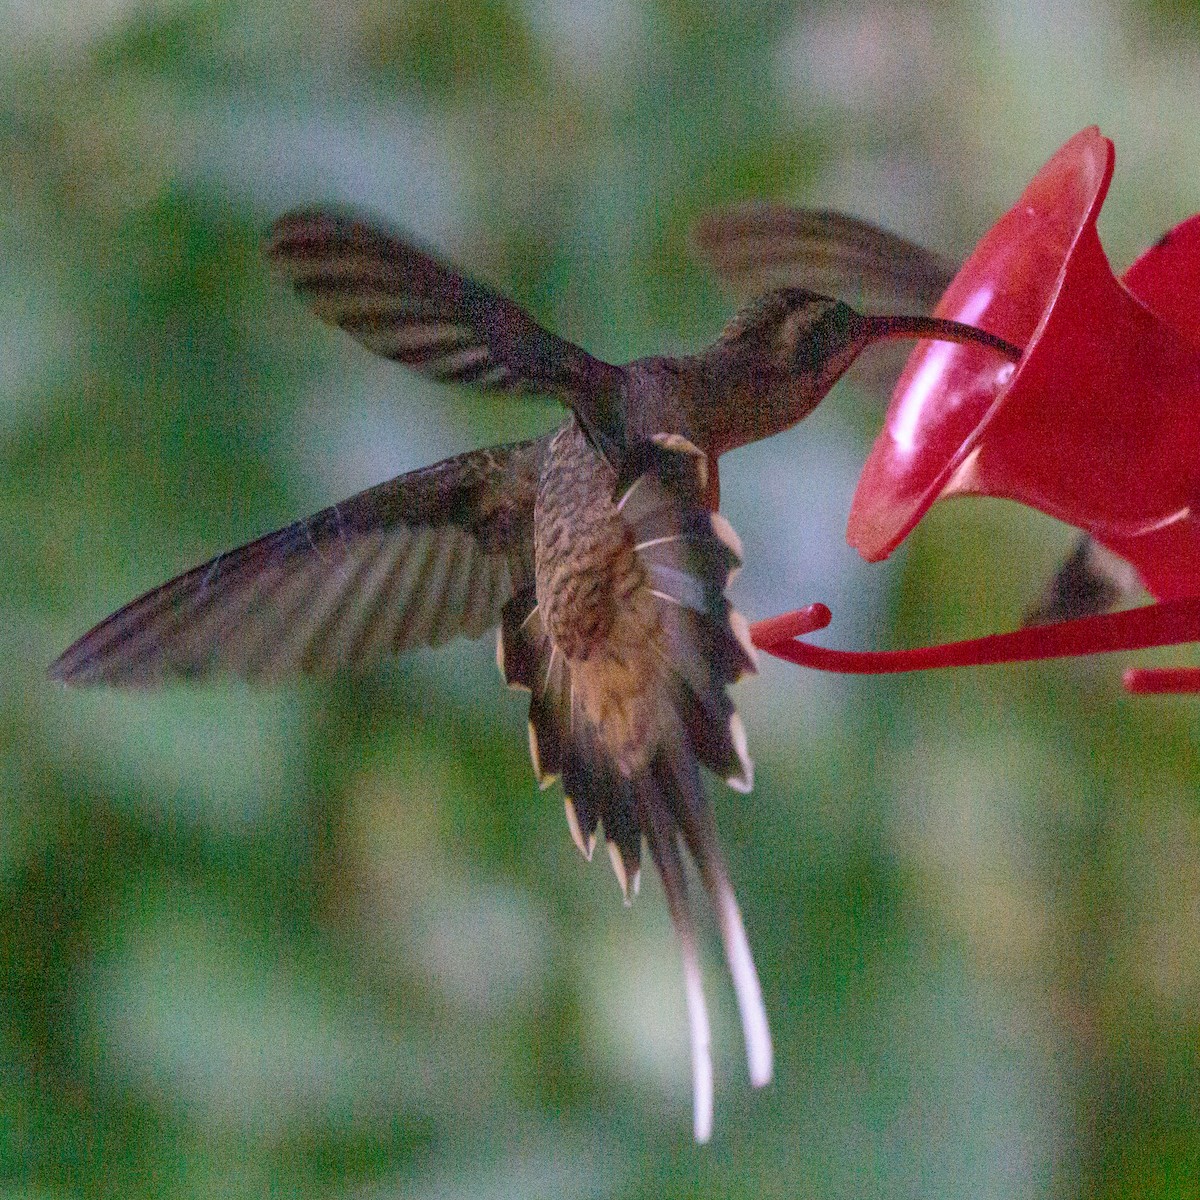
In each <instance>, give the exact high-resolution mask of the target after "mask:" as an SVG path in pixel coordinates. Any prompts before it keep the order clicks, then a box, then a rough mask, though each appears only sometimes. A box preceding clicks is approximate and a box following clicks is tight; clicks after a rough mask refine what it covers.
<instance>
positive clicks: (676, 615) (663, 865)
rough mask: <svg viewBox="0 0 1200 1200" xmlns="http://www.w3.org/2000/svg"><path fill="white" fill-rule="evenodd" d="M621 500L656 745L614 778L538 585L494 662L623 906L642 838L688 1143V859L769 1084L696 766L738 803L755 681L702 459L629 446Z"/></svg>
mask: <svg viewBox="0 0 1200 1200" xmlns="http://www.w3.org/2000/svg"><path fill="white" fill-rule="evenodd" d="M627 466H628V467H629V468H631V469H629V471H628V473H627V474H626V475H625V476H624V478H623V481H622V484H621V486H620V487H619V488H618V491H617V505H618V509H619V511H620V513H621V516H622V519H623V520H624V521H625V523H626V525H627V526H628V527H629V529H630V532H631V534H632V536H633V539H634V547H635V552H636V553H637V555H638V557H639V559H640V560H641V563H642V566H643V568H644V570H645V574H646V577H647V582H648V591H649V595H650V600H651V602H652V603H653V604H655V605H656V607H657V613H658V617H659V626H660V628H661V630H662V632H663V635H664V636H663V637H662V639H661V642H660V643H658V644H657V654H658V656H659V657H658V660H657V662H658V670H657V671H655V672H654V674H655V675H656V678H657V682H656V684H655V686H656V688H657V693H656V702H655V704H654V711H655V713H656V714H657V716H658V717H659V718H661V719H659V720H658V722H657V733H656V742H655V744H654V745H653V746H651V747H650V749H649V752H648V754H647V756H646V757H645V759H644V760H643V763H642V765H641V766H639V767H638V768H637V769H634V770H622V768H621V765H620V764H619V763H618V761H617V759H616V757H615V756H614V754H613V752H612V751H611V750H610V748H609V747H608V746H606V744H605V742H604V740H603V739H602V737H601V735H600V731H598V730H597V729H596V728H595V727H594V726H593V724H592V722H591V719H590V718H589V717H588V716H587V714H586V712H585V710H584V707H583V706H582V705H580V704H579V703H578V702H577V698H576V695H575V687H574V686H573V684H572V668H571V664H570V663H569V662H568V661H567V660H566V659H565V657H564V656H563V654H562V653H561V651H559V650H558V648H557V647H556V646H555V644H554V641H553V639H552V638H551V637H550V636H549V634H548V632H547V631H546V629H545V627H544V626H543V624H542V621H541V616H540V613H539V610H538V604H537V598H536V595H535V593H534V589H533V588H528V589H526V590H525V591H523V592H521V593H520V594H518V595H517V596H515V597H514V598H513V599H512V600H510V601H509V602H508V604H507V605H506V607H505V610H504V614H503V620H502V623H501V629H500V637H499V641H498V644H497V658H498V661H499V665H500V668H501V671H502V672H503V674H504V676H505V679H506V680H507V681H508V683H509V684H510V685H511V686H516V687H522V688H525V689H527V690H528V691H529V692H530V694H531V695H530V708H529V741H530V753H531V756H532V758H533V766H534V771H535V773H536V775H537V777H538V780H539V782H540V783H541V785H542V786H543V787H547V786H549V784H550V783H552V782H553V780H554V778H555V777H556V776H559V777H561V779H562V784H563V791H564V793H565V807H566V815H567V823H568V826H569V827H570V830H571V834H572V837H573V838H574V840H575V843H576V845H577V846H578V847H579V849H580V851H581V853H583V855H584V857H585V858H589V859H590V858H591V856H592V852H593V850H594V848H595V844H596V835H597V830H598V829H599V828H600V827H601V826H603V832H604V836H605V838H606V839H607V842H608V850H609V857H610V859H611V861H612V865H613V870H614V872H615V873H616V875H617V879H618V882H619V883H620V885H621V889H622V891H623V893H624V895H625V900H626V903H629V902H631V899H632V897H633V896H634V895H636V894H637V891H638V883H639V870H640V865H641V847H642V840H643V838H644V839H645V841H646V843H647V845H648V847H649V850H650V854H651V857H652V859H653V861H654V864H655V866H656V867H657V868H658V872H659V875H660V877H661V878H662V883H663V889H664V892H665V893H666V898H667V903H668V906H669V909H670V913H671V919H672V922H673V924H674V926H675V929H676V931H677V933H678V936H679V940H680V945H681V948H682V952H683V959H684V964H683V965H684V979H685V984H686V998H687V1010H688V1022H689V1027H690V1030H691V1048H692V1069H693V1087H694V1101H695V1134H696V1138H697V1140H698V1141H705V1140H707V1138H708V1136H709V1135H710V1133H711V1130H712V1095H713V1081H712V1059H711V1053H710V1049H709V1045H710V1031H709V1022H708V1013H707V1008H706V1006H705V1002H704V993H703V989H702V986H701V981H700V969H699V957H698V954H697V949H696V936H695V932H694V929H693V925H692V918H691V911H690V908H689V905H688V898H687V886H686V877H685V872H684V867H683V851H684V850H685V849H686V851H687V852H688V853H689V854H690V855H691V857H692V859H693V860H694V861H695V863H696V866H697V868H698V869H699V872H700V877H701V880H702V882H703V884H704V887H705V890H706V891H707V893H708V895H709V898H710V900H711V902H712V905H713V909H714V911H715V914H716V919H717V926H718V929H719V931H720V935H721V940H722V943H723V945H724V949H725V957H726V960H727V962H728V964H729V969H730V972H731V974H732V976H733V982H734V988H735V992H736V995H737V1000H738V1007H739V1010H740V1013H741V1019H742V1026H743V1032H744V1036H745V1042H746V1053H747V1059H748V1062H749V1069H750V1078H751V1081H752V1082H753V1083H754V1084H755V1086H761V1085H763V1084H765V1083H767V1082H768V1081H769V1079H770V1078H771V1072H772V1051H771V1038H770V1033H769V1031H768V1028H767V1019H766V1010H765V1008H764V1005H763V999H762V990H761V988H760V986H759V980H758V975H757V972H756V971H755V968H754V962H753V959H752V958H751V954H750V948H749V943H748V942H747V939H746V933H745V929H744V927H743V925H742V919H741V914H740V912H739V910H738V906H737V902H736V900H735V899H734V895H733V889H732V886H731V885H730V882H729V876H728V873H727V871H726V868H725V863H724V859H723V857H722V855H721V851H720V846H719V843H718V841H717V833H716V826H715V822H714V821H713V817H712V812H711V809H710V808H709V805H708V801H707V798H706V796H705V794H704V787H703V783H702V781H701V778H700V764H701V763H702V764H704V765H705V766H706V767H708V768H709V769H710V770H712V771H714V772H715V773H716V774H718V775H720V776H721V777H722V778H723V779H725V780H726V781H727V782H728V783H729V784H730V785H731V786H732V787H734V788H737V789H738V790H741V791H749V790H750V788H751V786H752V783H753V766H752V764H751V761H750V758H749V755H748V753H747V750H746V737H745V732H744V730H743V727H742V723H741V720H740V719H739V717H738V715H737V713H736V711H735V709H734V706H733V702H732V701H731V700H730V698H729V695H728V685H729V684H731V683H734V682H736V681H737V680H738V679H739V678H741V676H743V675H745V674H747V673H749V672H752V671H753V670H754V669H755V656H754V650H753V647H752V646H751V645H750V639H749V634H748V631H747V628H746V623H745V621H744V620H743V619H742V618H741V616H740V615H739V614H738V613H736V612H734V611H733V610H732V609H731V608H730V605H729V602H728V600H727V599H726V597H725V588H726V586H727V584H728V582H729V579H730V577H731V576H732V574H733V573H734V571H735V570H736V569H737V568H738V567H739V566H740V564H741V546H740V544H739V543H738V539H737V535H736V534H735V533H734V532H733V530H732V528H730V526H729V524H728V522H726V521H725V519H724V518H723V517H721V516H719V515H718V514H715V513H710V512H709V511H708V510H707V509H706V508H705V507H704V506H703V504H702V503H701V502H700V497H701V495H702V494H703V491H704V487H705V482H706V481H705V478H704V472H705V462H704V459H703V456H701V455H699V453H698V452H697V451H695V449H694V447H691V446H690V445H689V444H688V443H686V442H684V441H683V439H676V438H673V439H669V440H668V439H664V441H663V444H659V445H654V444H650V445H647V446H645V447H639V448H635V450H634V452H632V453H630V454H629V455H628V456H627Z"/></svg>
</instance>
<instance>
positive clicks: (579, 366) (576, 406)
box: [265, 210, 624, 444]
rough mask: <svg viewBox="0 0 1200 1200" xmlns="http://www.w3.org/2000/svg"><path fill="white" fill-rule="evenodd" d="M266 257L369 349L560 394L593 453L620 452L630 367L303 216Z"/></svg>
mask: <svg viewBox="0 0 1200 1200" xmlns="http://www.w3.org/2000/svg"><path fill="white" fill-rule="evenodd" d="M265 253H266V256H267V258H268V260H269V261H270V262H271V263H272V264H273V265H274V266H275V267H276V268H277V269H278V270H279V271H280V272H281V273H282V274H283V275H284V276H285V277H286V278H287V280H288V281H289V282H290V283H291V284H292V286H293V287H294V288H295V289H296V291H297V293H298V294H299V295H300V297H301V298H302V299H303V300H304V302H305V303H306V304H307V305H308V306H309V307H310V308H311V309H312V310H313V311H314V312H315V313H316V314H317V315H318V316H319V317H321V319H322V320H324V321H327V322H329V323H330V324H331V325H336V326H338V327H339V328H340V329H344V330H345V331H346V332H347V333H349V334H350V335H351V336H352V337H353V338H355V339H356V340H357V341H359V342H361V343H362V344H363V345H364V346H366V347H367V349H368V350H373V351H374V352H375V353H376V354H381V355H383V356H384V357H385V358H390V359H394V360H395V361H396V362H401V363H403V364H404V365H405V366H408V367H411V368H413V369H414V370H417V371H420V372H421V373H422V374H423V375H428V376H430V377H432V378H434V379H438V380H442V381H443V382H447V383H467V384H471V385H473V386H475V387H481V388H487V389H491V390H500V391H513V390H525V391H533V392H542V393H546V394H549V395H553V396H555V397H557V398H558V399H559V400H561V401H562V402H563V403H564V404H566V405H567V406H568V407H570V408H571V409H572V410H573V411H574V412H575V414H576V416H577V417H579V419H580V423H581V425H582V426H583V428H584V430H585V431H586V432H587V433H588V435H589V437H590V438H591V439H592V440H593V442H596V441H597V440H598V439H599V440H601V441H604V440H605V439H607V442H606V444H608V442H611V441H618V442H619V441H620V439H621V436H622V430H621V428H620V424H619V415H620V399H621V393H622V385H623V381H624V376H623V373H622V372H621V370H620V368H619V367H614V366H612V365H610V364H609V363H605V362H601V361H600V360H599V359H597V358H593V357H592V356H591V355H590V354H588V353H587V351H586V350H583V349H581V348H580V347H579V346H576V345H574V344H573V343H571V342H568V341H566V340H564V339H563V338H560V337H558V336H556V335H555V334H553V333H550V332H549V331H548V330H546V329H543V328H542V327H541V326H540V325H539V324H538V323H537V322H536V321H534V320H533V318H532V317H530V316H529V314H528V313H526V312H525V311H524V310H523V309H522V308H520V307H519V306H518V305H516V304H514V303H513V302H512V301H511V300H509V299H508V298H507V297H506V296H502V295H500V294H499V293H498V292H495V291H493V290H492V289H491V288H489V287H486V286H484V285H483V284H481V283H476V282H475V281H474V280H472V279H467V278H466V277H464V276H463V275H460V274H459V273H458V272H457V271H455V270H454V269H453V268H451V267H449V266H447V265H446V264H445V263H442V262H439V261H438V259H436V258H434V257H433V256H432V255H430V254H427V253H426V252H425V251H424V250H420V249H418V248H417V247H416V246H414V245H412V244H411V243H410V242H408V241H406V240H404V239H403V238H402V237H399V236H397V235H394V234H391V233H388V232H386V231H385V230H383V229H380V228H379V227H377V226H375V225H372V224H369V223H367V222H366V221H363V220H359V219H357V218H354V217H349V216H342V215H338V214H335V213H330V212H323V211H319V210H316V211H307V212H305V211H302V212H295V213H289V214H288V215H287V216H284V217H281V218H280V219H279V220H278V221H276V222H275V225H274V227H273V228H272V230H271V234H270V236H269V238H268V239H267V242H266V246H265Z"/></svg>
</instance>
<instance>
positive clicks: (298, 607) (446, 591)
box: [50, 438, 549, 685]
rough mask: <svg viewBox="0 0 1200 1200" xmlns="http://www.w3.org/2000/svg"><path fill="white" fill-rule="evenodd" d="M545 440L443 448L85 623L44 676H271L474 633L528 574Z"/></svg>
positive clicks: (131, 680) (342, 664)
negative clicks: (426, 461)
mask: <svg viewBox="0 0 1200 1200" xmlns="http://www.w3.org/2000/svg"><path fill="white" fill-rule="evenodd" d="M548 440H549V439H548V438H539V439H537V440H535V441H532V442H523V443H519V444H516V445H513V446H506V447H497V448H495V449H491V450H478V451H474V452H472V453H470V454H463V455H459V456H457V457H456V458H451V459H447V460H446V461H445V462H442V463H438V464H435V465H434V466H432V467H426V468H424V469H422V470H420V471H413V472H411V473H409V474H408V475H401V476H400V477H399V478H397V479H393V480H391V481H390V482H388V483H383V484H380V485H379V486H377V487H374V488H369V489H368V490H367V491H365V492H362V493H360V494H359V495H357V496H354V497H352V498H351V499H349V500H347V501H345V502H344V503H342V504H339V505H333V506H332V507H330V508H327V509H325V510H323V511H322V512H319V513H317V514H316V515H314V516H312V517H309V518H307V519H306V520H303V521H297V522H295V523H294V524H292V525H288V526H286V527H285V528H283V529H279V530H276V531H275V532H274V533H269V534H267V535H266V536H265V537H261V538H258V539H256V540H255V541H252V542H249V543H247V544H246V545H244V546H241V547H239V548H238V549H236V550H231V551H229V552H227V553H225V554H220V555H218V556H217V557H216V558H214V559H212V560H211V561H210V562H207V563H203V564H201V565H200V566H198V567H194V568H193V569H192V570H190V571H186V572H184V574H182V575H180V576H178V577H177V578H175V579H172V580H170V581H169V582H167V583H165V584H163V585H162V586H161V587H158V588H155V589H153V590H152V591H150V592H147V593H146V594H145V595H144V596H142V597H140V598H139V599H137V600H135V601H133V603H132V604H129V605H127V606H126V607H125V608H122V609H121V610H120V611H118V612H116V613H114V614H113V615H112V616H111V617H109V618H108V619H107V620H105V621H102V622H101V623H100V624H99V625H97V626H96V627H95V628H94V629H93V630H91V631H90V632H89V633H86V634H84V636H83V637H82V638H80V639H79V640H78V641H77V642H76V643H75V644H74V645H73V646H71V647H70V649H68V650H67V651H66V652H65V653H64V654H63V655H62V657H61V658H59V659H58V661H57V662H56V663H55V664H54V665H53V666H52V667H51V669H50V674H51V677H52V678H55V679H59V680H62V681H64V682H68V683H113V684H124V685H150V684H154V683H158V682H161V681H162V680H165V679H169V678H179V677H202V676H207V675H211V674H215V673H228V674H233V675H239V676H242V677H244V678H250V679H267V678H278V677H280V676H286V675H293V674H296V673H297V672H301V671H303V672H329V671H334V670H339V669H345V668H350V669H363V668H367V667H370V666H371V665H373V664H375V663H377V662H379V661H380V660H381V659H382V658H384V657H386V656H387V655H389V654H394V653H399V652H402V651H404V650H408V649H410V648H412V647H413V646H418V645H437V644H439V643H441V642H444V641H448V640H449V639H450V638H453V637H456V636H460V635H462V636H467V637H476V636H478V635H479V634H481V633H483V632H484V631H485V630H487V629H490V628H492V627H493V626H495V625H496V624H498V622H499V620H500V612H501V610H502V608H503V607H504V604H505V603H506V601H507V600H508V599H509V597H510V596H512V595H513V594H514V593H515V591H517V590H518V589H520V588H522V587H525V586H527V584H528V582H529V570H530V567H529V564H530V562H531V557H532V521H533V504H534V497H535V495H536V490H537V478H538V474H539V472H540V469H541V463H542V459H543V457H544V455H545V451H546V446H547V444H548Z"/></svg>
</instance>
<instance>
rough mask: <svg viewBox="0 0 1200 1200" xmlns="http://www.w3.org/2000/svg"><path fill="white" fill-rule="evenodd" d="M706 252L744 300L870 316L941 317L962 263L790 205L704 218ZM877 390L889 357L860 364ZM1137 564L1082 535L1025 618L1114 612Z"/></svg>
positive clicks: (701, 245)
mask: <svg viewBox="0 0 1200 1200" xmlns="http://www.w3.org/2000/svg"><path fill="white" fill-rule="evenodd" d="M692 242H693V245H694V246H695V248H696V251H697V252H698V254H699V255H700V256H701V258H703V259H704V260H705V261H706V262H707V263H708V264H709V265H710V266H711V267H712V268H713V269H714V270H715V271H716V272H717V273H718V274H719V275H720V276H721V277H722V278H723V279H724V280H725V281H726V282H727V283H728V284H729V285H730V287H731V288H732V289H733V291H734V292H735V293H736V294H738V295H742V296H752V295H756V294H758V293H760V292H765V291H767V290H768V289H770V288H781V287H806V288H813V289H814V290H816V291H819V292H828V293H829V295H831V296H836V297H838V298H840V299H843V300H846V301H848V302H849V303H852V304H856V305H861V306H863V307H864V308H866V309H867V310H868V311H870V310H872V309H882V310H885V311H892V310H894V309H897V308H899V309H903V310H905V311H908V312H914V313H922V314H925V313H931V312H932V311H933V309H934V307H935V306H936V304H937V302H938V301H939V300H940V299H941V298H942V294H943V293H944V292H945V291H946V289H947V288H948V287H949V286H950V283H951V281H952V280H953V278H954V276H955V275H956V274H957V272H958V263H956V262H955V261H954V260H953V259H951V258H948V257H946V256H944V255H941V254H938V253H936V252H935V251H932V250H928V249H926V248H925V247H923V246H919V245H917V244H916V243H915V242H910V241H908V240H907V239H906V238H902V237H900V236H899V235H898V234H894V233H890V232H889V231H888V230H886V229H881V228H879V227H878V226H876V225H872V224H870V223H869V222H867V221H861V220H859V219H858V218H856V217H850V216H847V215H845V214H844V213H838V212H830V211H828V210H824V209H803V208H792V207H790V206H788V205H786V204H775V203H762V202H757V203H750V204H741V205H735V206H734V207H732V208H727V209H722V210H719V211H717V212H713V213H709V214H708V215H706V216H704V217H702V218H701V219H700V220H699V221H698V222H697V223H696V225H695V227H694V228H693V230H692ZM851 371H852V373H853V375H854V377H855V378H856V380H857V381H858V382H859V383H861V384H864V385H865V386H866V387H868V388H869V389H870V390H872V391H883V390H884V389H885V388H890V387H891V385H892V384H893V383H894V382H895V379H896V375H897V374H898V367H897V366H895V365H893V364H892V363H891V362H890V361H889V359H888V358H887V357H885V356H884V355H882V354H877V355H872V356H871V357H870V358H869V359H864V360H862V361H861V365H860V363H855V364H854V366H853V367H852V368H851ZM1141 591H1142V588H1141V585H1140V583H1139V582H1138V580H1137V577H1136V575H1135V574H1134V573H1133V572H1131V571H1130V570H1128V568H1127V564H1126V563H1124V561H1123V560H1122V559H1120V558H1118V557H1117V556H1116V555H1114V554H1111V553H1110V552H1108V551H1107V550H1105V549H1104V547H1102V546H1101V545H1100V544H1099V543H1098V542H1096V541H1094V540H1093V539H1092V538H1090V537H1088V536H1087V535H1086V534H1084V535H1082V536H1081V537H1080V538H1079V540H1078V541H1077V542H1076V544H1075V547H1074V548H1073V549H1072V551H1071V553H1070V554H1069V555H1068V556H1067V557H1066V559H1065V560H1064V561H1063V562H1062V564H1061V565H1060V566H1059V567H1058V569H1057V570H1056V571H1055V573H1054V575H1053V576H1052V577H1051V578H1050V579H1049V580H1048V581H1047V583H1046V584H1045V585H1044V586H1043V588H1042V591H1041V595H1040V596H1039V598H1038V600H1037V601H1036V602H1035V603H1034V604H1033V605H1032V606H1031V607H1030V608H1029V610H1028V611H1027V612H1026V613H1025V623H1026V624H1043V623H1045V622H1047V621H1065V620H1069V619H1071V618H1073V617H1083V616H1089V615H1092V614H1095V613H1102V612H1108V611H1110V610H1111V609H1113V608H1116V607H1117V606H1118V605H1120V604H1127V603H1130V602H1131V601H1133V600H1134V599H1135V598H1136V597H1137V596H1138V595H1140V594H1141Z"/></svg>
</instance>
